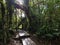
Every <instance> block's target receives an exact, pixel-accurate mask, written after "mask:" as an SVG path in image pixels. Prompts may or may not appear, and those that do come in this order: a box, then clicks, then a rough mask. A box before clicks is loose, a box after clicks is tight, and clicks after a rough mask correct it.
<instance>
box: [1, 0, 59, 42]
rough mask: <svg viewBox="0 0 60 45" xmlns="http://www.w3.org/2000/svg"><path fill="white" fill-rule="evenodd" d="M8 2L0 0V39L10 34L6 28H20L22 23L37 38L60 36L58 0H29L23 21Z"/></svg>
mask: <svg viewBox="0 0 60 45" xmlns="http://www.w3.org/2000/svg"><path fill="white" fill-rule="evenodd" d="M8 4H9V0H7V3H6V2H4V1H3V0H0V40H1V39H3V40H6V39H7V38H9V37H10V36H11V34H10V33H9V31H8V30H15V29H22V25H23V29H25V30H26V31H28V32H29V33H31V34H35V35H36V36H37V37H38V38H48V39H52V38H54V37H60V0H29V6H28V7H29V9H28V15H27V16H26V18H24V19H22V20H23V21H21V17H19V14H20V15H21V14H22V13H19V14H18V12H16V11H17V10H18V9H16V8H14V6H13V5H11V4H9V5H8ZM20 11H21V12H23V13H24V11H23V10H20ZM4 37H5V38H4ZM3 40H2V41H3ZM5 42H6V41H5Z"/></svg>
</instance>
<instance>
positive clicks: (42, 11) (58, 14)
mask: <svg viewBox="0 0 60 45" xmlns="http://www.w3.org/2000/svg"><path fill="white" fill-rule="evenodd" d="M36 2H38V3H36ZM36 2H35V3H36V4H35V3H34V2H33V1H31V3H33V4H30V15H31V22H30V31H31V32H34V33H35V34H36V35H38V36H39V37H42V38H45V37H49V38H51V37H57V36H60V0H50V1H48V0H46V1H40V2H39V1H36ZM31 5H32V6H31Z"/></svg>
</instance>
